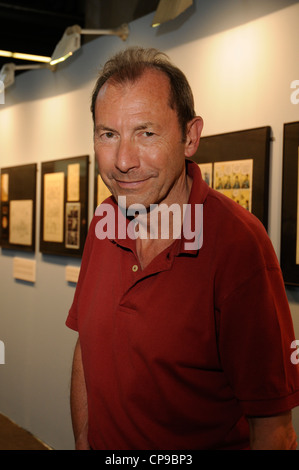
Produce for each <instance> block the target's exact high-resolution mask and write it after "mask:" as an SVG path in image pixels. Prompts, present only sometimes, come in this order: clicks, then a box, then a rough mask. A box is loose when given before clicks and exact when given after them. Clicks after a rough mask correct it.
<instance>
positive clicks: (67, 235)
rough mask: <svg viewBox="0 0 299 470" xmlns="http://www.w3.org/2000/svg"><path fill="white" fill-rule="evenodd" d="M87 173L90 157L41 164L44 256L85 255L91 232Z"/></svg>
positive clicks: (41, 237)
mask: <svg viewBox="0 0 299 470" xmlns="http://www.w3.org/2000/svg"><path fill="white" fill-rule="evenodd" d="M88 174H89V157H88V156H82V157H73V158H65V159H62V160H55V161H50V162H43V163H42V165H41V225H40V251H41V252H42V253H45V254H55V255H65V256H74V257H80V256H81V255H82V253H83V248H84V243H85V239H86V235H87V229H88Z"/></svg>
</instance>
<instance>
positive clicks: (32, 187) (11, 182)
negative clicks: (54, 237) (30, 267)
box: [0, 163, 37, 252]
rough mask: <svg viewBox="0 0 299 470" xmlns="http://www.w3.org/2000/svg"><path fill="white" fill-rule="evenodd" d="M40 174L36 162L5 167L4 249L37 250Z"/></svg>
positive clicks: (0, 228) (0, 230) (0, 182)
mask: <svg viewBox="0 0 299 470" xmlns="http://www.w3.org/2000/svg"><path fill="white" fill-rule="evenodd" d="M36 173H37V165H36V164H35V163H33V164H29V165H20V166H15V167H10V168H2V169H1V179H0V187H1V189H0V191H1V194H0V196H1V197H0V205H1V210H0V214H1V225H0V244H1V246H2V248H10V249H15V250H21V251H30V252H32V251H35V227H36V222H35V218H36V217H35V215H36Z"/></svg>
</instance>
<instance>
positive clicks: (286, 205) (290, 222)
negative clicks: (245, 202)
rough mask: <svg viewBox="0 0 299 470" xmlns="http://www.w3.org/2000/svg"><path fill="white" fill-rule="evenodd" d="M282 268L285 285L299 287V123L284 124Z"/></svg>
mask: <svg viewBox="0 0 299 470" xmlns="http://www.w3.org/2000/svg"><path fill="white" fill-rule="evenodd" d="M280 264H281V269H282V273H283V277H284V281H285V284H289V285H294V286H299V121H298V122H291V123H288V124H284V140H283V177H282V213H281V252H280Z"/></svg>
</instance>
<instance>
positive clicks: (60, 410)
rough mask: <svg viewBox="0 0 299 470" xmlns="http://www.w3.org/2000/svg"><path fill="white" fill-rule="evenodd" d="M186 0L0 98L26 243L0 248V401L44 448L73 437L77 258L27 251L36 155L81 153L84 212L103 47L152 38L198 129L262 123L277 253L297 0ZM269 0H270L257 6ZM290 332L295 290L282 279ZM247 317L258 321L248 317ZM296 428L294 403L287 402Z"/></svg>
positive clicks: (296, 68) (1, 155)
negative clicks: (72, 314) (27, 182)
mask: <svg viewBox="0 0 299 470" xmlns="http://www.w3.org/2000/svg"><path fill="white" fill-rule="evenodd" d="M249 3H250V7H249V6H248V2H245V1H239V0H238V1H236V0H225V1H224V2H223V0H222V1H221V0H212V1H209V2H202V1H200V0H196V1H194V5H193V6H192V7H191V8H190V9H189V10H187V11H186V12H185V13H183V14H182V15H181V16H180V17H179V18H177V19H176V20H174V21H173V22H170V23H168V24H165V25H162V26H161V27H160V28H159V29H153V28H151V21H152V18H153V15H147V16H146V17H144V18H141V19H139V20H137V21H135V22H132V23H131V24H130V35H129V38H128V39H127V41H126V42H125V43H124V42H122V41H121V40H120V39H119V38H116V37H99V38H98V39H95V40H94V41H92V42H89V43H87V44H86V45H85V46H83V47H82V48H81V50H80V51H78V52H77V53H76V54H75V55H74V56H73V57H72V58H70V59H69V60H68V61H67V62H65V63H64V64H60V65H59V66H58V67H57V70H56V71H55V72H51V71H48V70H34V71H29V72H26V73H23V74H21V75H20V76H18V77H17V79H16V82H15V84H14V85H13V86H12V87H11V88H9V89H7V91H6V93H5V104H4V105H0V168H5V167H10V166H17V165H24V164H27V163H37V166H38V171H37V208H38V210H37V219H36V221H37V228H36V251H35V253H23V252H18V251H16V250H7V249H1V252H0V299H1V306H0V340H1V341H2V342H3V343H4V345H5V364H0V383H1V387H0V412H1V413H3V414H5V415H7V416H9V417H10V418H11V419H13V420H14V421H16V422H17V423H18V424H20V425H21V426H23V427H25V428H26V429H28V430H29V431H30V432H32V433H33V434H35V435H37V436H38V437H39V438H40V439H42V440H44V441H45V442H46V443H47V444H49V445H50V446H52V447H54V448H56V449H71V448H73V436H72V429H71V418H70V410H69V384H70V372H71V362H72V353H73V348H74V344H75V341H76V333H74V332H73V331H70V330H68V329H67V328H66V327H65V319H66V315H67V312H68V309H69V308H70V305H71V302H72V298H73V295H74V291H75V283H72V282H68V281H67V280H66V278H65V274H66V267H68V266H74V267H79V266H80V259H76V258H70V257H66V256H57V255H45V254H42V253H40V252H39V226H40V213H39V207H40V201H41V181H40V176H41V165H42V162H46V161H49V160H57V159H62V158H69V157H75V156H81V155H89V156H90V185H89V221H90V220H91V217H92V214H93V191H94V188H93V176H94V155H93V144H92V121H91V116H90V111H89V105H90V95H91V92H92V88H93V85H94V81H95V78H96V75H97V70H98V69H99V68H100V66H101V65H103V63H104V62H105V60H106V59H107V58H108V57H109V56H110V55H111V54H113V53H114V52H116V51H118V50H119V49H122V48H124V47H126V46H131V45H143V46H146V47H148V46H150V47H157V48H159V49H161V50H163V51H165V52H166V53H168V55H169V56H170V58H171V59H172V60H173V61H174V62H175V63H176V64H177V65H178V66H179V67H180V68H182V69H183V70H184V72H185V74H186V76H187V78H188V79H189V81H190V84H191V86H192V89H193V91H194V96H195V103H196V110H197V113H198V114H200V115H201V116H202V117H203V119H204V123H205V127H204V133H203V135H213V134H219V133H224V132H232V131H237V130H243V129H251V128H256V127H261V126H271V128H272V138H273V140H272V142H271V152H270V189H269V221H268V233H269V235H270V238H271V240H272V242H273V245H274V248H275V250H276V253H277V255H278V257H279V256H280V231H281V194H282V164H283V124H284V123H287V122H292V121H298V120H299V104H298V105H296V104H293V103H292V102H291V99H290V96H291V92H292V90H291V88H290V84H291V82H292V81H294V80H296V79H299V60H298V44H299V29H298V18H299V3H298V2H297V1H296V2H294V1H286V0H276V1H273V2H268V1H262V0H260V1H259V2H257V1H253V0H252V2H249ZM269 3H272V5H271V6H269ZM16 256H20V257H23V258H25V259H30V260H35V261H36V281H35V282H34V283H32V282H28V281H20V280H16V279H14V278H13V260H14V257H16ZM287 295H288V298H289V301H290V307H291V312H292V316H293V321H294V327H295V334H296V338H298V339H299V289H298V288H296V287H295V288H288V289H287ZM257 327H258V326H257ZM294 424H295V428H296V431H297V433H298V434H299V414H298V410H295V412H294Z"/></svg>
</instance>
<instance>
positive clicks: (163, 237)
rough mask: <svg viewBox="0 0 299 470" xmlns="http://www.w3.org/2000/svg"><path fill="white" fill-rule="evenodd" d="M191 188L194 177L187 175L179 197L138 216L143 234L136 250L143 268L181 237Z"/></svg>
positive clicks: (140, 231)
mask: <svg viewBox="0 0 299 470" xmlns="http://www.w3.org/2000/svg"><path fill="white" fill-rule="evenodd" d="M191 188H192V179H191V177H190V176H188V175H186V178H185V184H184V188H183V190H181V191H180V193H179V197H177V198H168V200H167V202H162V203H161V204H157V205H156V206H155V207H154V208H153V209H152V210H150V211H149V212H147V213H146V214H144V215H143V214H142V215H139V216H138V224H140V225H139V228H138V230H139V234H142V235H141V236H139V237H137V239H136V251H137V256H138V259H139V262H140V265H141V268H142V269H144V268H145V267H146V266H148V265H149V263H150V262H151V261H152V260H153V259H154V258H155V257H156V256H157V255H158V254H159V253H161V252H162V251H163V250H165V248H167V247H168V246H170V245H171V244H172V243H173V241H174V240H175V239H177V238H179V237H180V235H181V230H182V224H183V220H184V205H185V204H187V203H188V201H189V196H190V192H191Z"/></svg>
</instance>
